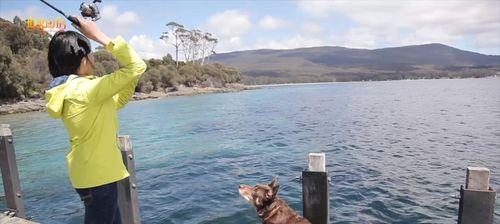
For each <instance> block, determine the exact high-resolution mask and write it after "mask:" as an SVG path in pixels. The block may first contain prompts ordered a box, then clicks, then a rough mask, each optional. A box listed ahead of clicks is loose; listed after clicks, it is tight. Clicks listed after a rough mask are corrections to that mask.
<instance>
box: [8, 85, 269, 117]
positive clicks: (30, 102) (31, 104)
mask: <svg viewBox="0 0 500 224" xmlns="http://www.w3.org/2000/svg"><path fill="white" fill-rule="evenodd" d="M259 88H260V87H258V86H247V85H243V84H229V85H226V86H225V87H221V88H215V87H179V88H178V89H177V90H176V91H170V92H166V91H165V92H160V91H153V92H150V93H138V92H136V93H135V94H134V97H133V100H147V99H157V98H163V97H174V96H193V95H202V94H211V93H229V92H238V91H243V90H251V89H259ZM32 111H45V99H26V100H22V101H18V102H7V103H3V102H0V115H6V114H16V113H26V112H32Z"/></svg>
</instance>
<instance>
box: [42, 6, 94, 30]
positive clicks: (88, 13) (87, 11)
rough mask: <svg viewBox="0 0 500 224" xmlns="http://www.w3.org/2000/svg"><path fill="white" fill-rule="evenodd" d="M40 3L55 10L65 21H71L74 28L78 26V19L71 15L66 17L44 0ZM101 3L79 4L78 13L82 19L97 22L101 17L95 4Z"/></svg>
mask: <svg viewBox="0 0 500 224" xmlns="http://www.w3.org/2000/svg"><path fill="white" fill-rule="evenodd" d="M40 1H41V2H43V3H45V4H46V5H48V6H49V7H50V8H52V9H54V10H56V12H58V13H60V14H61V15H63V16H64V17H65V18H66V19H68V20H69V21H71V22H72V23H73V24H75V25H76V26H80V22H79V21H78V19H77V18H76V17H74V16H72V15H69V16H67V15H66V13H64V12H63V11H61V10H60V9H58V8H56V7H55V6H53V5H51V4H50V3H48V2H47V1H45V0H40ZM101 1H102V0H94V1H93V2H92V3H90V4H87V3H85V2H82V4H80V12H81V14H82V16H83V17H88V18H92V21H97V20H99V19H100V18H101V15H100V13H99V7H98V5H97V3H101Z"/></svg>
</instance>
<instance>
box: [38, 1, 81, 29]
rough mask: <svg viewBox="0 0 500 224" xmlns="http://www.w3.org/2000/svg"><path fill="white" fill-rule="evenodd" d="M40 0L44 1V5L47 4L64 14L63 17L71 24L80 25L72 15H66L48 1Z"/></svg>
mask: <svg viewBox="0 0 500 224" xmlns="http://www.w3.org/2000/svg"><path fill="white" fill-rule="evenodd" d="M40 1H41V2H43V3H45V4H46V5H48V6H49V7H50V8H52V9H54V10H56V12H58V13H61V15H63V16H64V18H66V19H68V20H69V21H71V22H72V23H73V24H75V25H77V26H80V22H78V19H77V18H76V17H74V16H71V15H69V16H67V15H66V14H65V13H64V12H63V11H61V10H59V9H58V8H56V7H55V6H53V5H51V4H50V3H48V2H46V1H45V0H40Z"/></svg>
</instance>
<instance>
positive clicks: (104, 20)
mask: <svg viewBox="0 0 500 224" xmlns="http://www.w3.org/2000/svg"><path fill="white" fill-rule="evenodd" d="M97 23H98V24H100V26H101V28H102V30H104V31H105V32H106V33H107V34H109V35H111V36H115V35H125V34H127V33H129V32H131V31H132V30H133V29H134V28H135V27H137V26H138V25H140V24H141V20H140V19H139V16H137V14H136V13H135V12H133V11H125V12H120V11H119V10H118V6H116V5H105V6H104V7H103V8H102V9H101V19H100V20H99V21H98V22H97Z"/></svg>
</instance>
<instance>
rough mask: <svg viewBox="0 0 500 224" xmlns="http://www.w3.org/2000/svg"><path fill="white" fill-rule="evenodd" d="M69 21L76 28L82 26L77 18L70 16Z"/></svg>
mask: <svg viewBox="0 0 500 224" xmlns="http://www.w3.org/2000/svg"><path fill="white" fill-rule="evenodd" d="M68 20H69V21H71V22H72V23H73V24H75V25H76V26H80V22H79V21H78V19H77V18H76V17H74V16H68Z"/></svg>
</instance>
